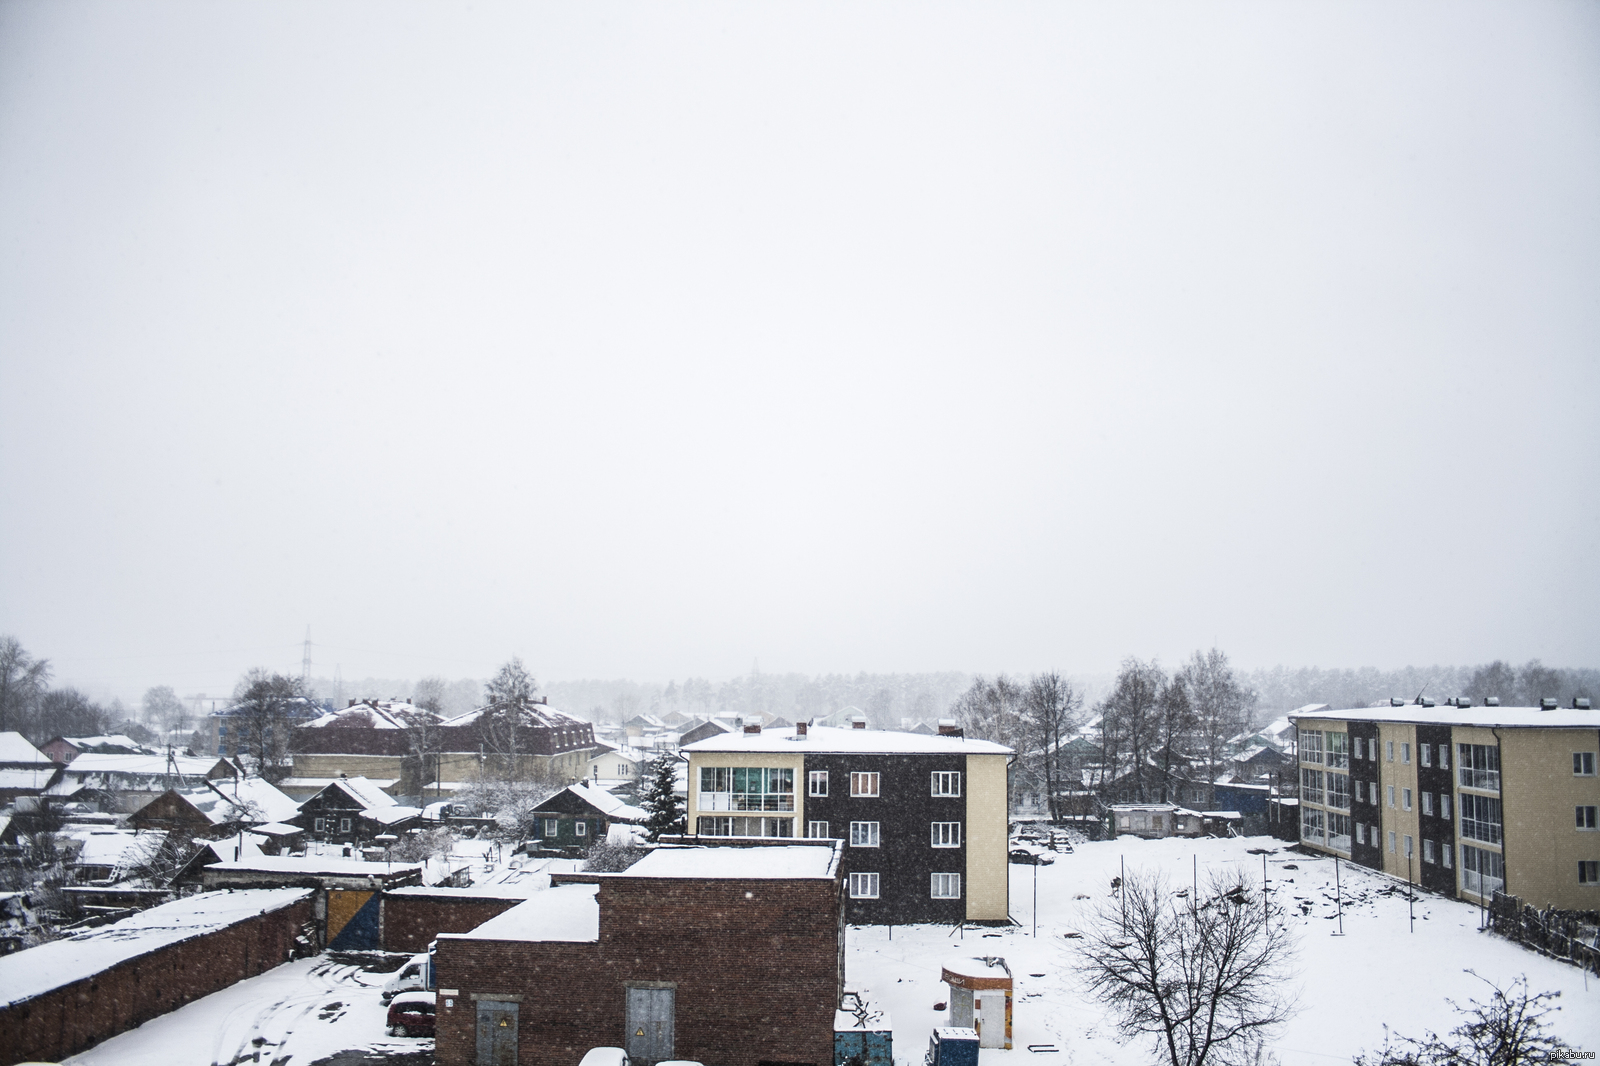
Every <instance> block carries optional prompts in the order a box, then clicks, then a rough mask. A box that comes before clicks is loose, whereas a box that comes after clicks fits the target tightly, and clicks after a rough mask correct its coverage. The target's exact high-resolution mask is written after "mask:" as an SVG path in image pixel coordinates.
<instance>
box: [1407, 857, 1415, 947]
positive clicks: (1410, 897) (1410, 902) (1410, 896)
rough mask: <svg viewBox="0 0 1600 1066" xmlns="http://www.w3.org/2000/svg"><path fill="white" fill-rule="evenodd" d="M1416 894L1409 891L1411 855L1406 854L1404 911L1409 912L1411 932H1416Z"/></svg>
mask: <svg viewBox="0 0 1600 1066" xmlns="http://www.w3.org/2000/svg"><path fill="white" fill-rule="evenodd" d="M1416 899H1417V894H1416V893H1415V892H1413V891H1411V853H1410V852H1407V853H1406V909H1407V910H1409V911H1410V912H1411V931H1412V932H1413V933H1415V932H1416V931H1417V904H1416Z"/></svg>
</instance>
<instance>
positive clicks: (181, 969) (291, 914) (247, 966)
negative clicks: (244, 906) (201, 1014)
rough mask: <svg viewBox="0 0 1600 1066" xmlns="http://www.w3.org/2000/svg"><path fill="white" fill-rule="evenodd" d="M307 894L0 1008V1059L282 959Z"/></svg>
mask: <svg viewBox="0 0 1600 1066" xmlns="http://www.w3.org/2000/svg"><path fill="white" fill-rule="evenodd" d="M311 920H312V912H311V901H310V900H309V899H306V900H302V901H300V902H299V903H295V904H292V905H291V906H288V907H285V908H283V909H282V910H277V911H272V912H271V913H268V914H263V915H260V916H258V917H255V918H249V919H246V920H245V921H242V922H238V923H236V924H234V925H230V926H228V927H227V928H226V929H220V930H218V931H216V932H214V933H210V934H207V935H205V936H200V937H195V938H194V939H193V940H186V941H183V942H182V943H179V944H173V945H170V946H168V947H165V948H158V949H157V950H155V951H152V952H150V953H149V954H147V955H141V956H139V957H138V958H135V959H129V960H128V961H127V962H124V963H121V964H119V965H117V966H113V967H112V968H110V969H108V970H103V971H101V972H100V973H99V974H96V975H95V976H94V977H93V978H90V979H87V980H83V981H78V982H75V983H74V984H70V985H66V986H64V987H62V988H58V989H55V990H53V991H51V992H47V993H45V994H44V995H41V996H35V997H34V998H32V999H28V1000H24V1001H22V1002H21V1003H14V1004H12V1005H11V1006H9V1007H6V1008H4V1009H0V1034H3V1039H0V1064H3V1066H10V1064H12V1063H17V1062H27V1061H29V1060H42V1061H47V1062H56V1061H59V1060H61V1059H64V1058H66V1057H67V1056H68V1055H75V1054H77V1053H78V1052H80V1051H82V1050H84V1049H85V1048H88V1047H92V1046H93V1045H95V1044H98V1043H99V1042H100V1041H102V1040H106V1039H108V1038H110V1037H113V1036H116V1035H117V1034H118V1033H121V1032H125V1031H126V1030H129V1029H132V1028H134V1027H135V1026H138V1025H142V1024H143V1023H145V1022H147V1021H149V1020H150V1019H151V1018H154V1017H156V1016H157V1015H161V1014H166V1013H167V1012H169V1011H173V1010H176V1009H178V1008H179V1007H181V1006H183V1005H184V1004H185V1003H188V1002H190V1001H191V1000H195V999H199V998H200V997H201V996H208V995H210V994H211V993H213V992H217V991H220V990H221V989H224V988H227V987H228V986H229V985H232V984H235V983H237V982H239V981H243V980H244V979H245V978H247V977H254V976H256V975H257V974H260V973H264V972H266V971H267V970H270V969H272V968H273V967H274V966H277V965H279V964H280V963H284V962H287V961H289V959H290V952H291V950H292V949H293V947H294V941H295V937H296V936H297V935H298V934H299V932H300V930H301V928H302V927H303V926H304V925H306V924H307V923H308V922H310V921H311Z"/></svg>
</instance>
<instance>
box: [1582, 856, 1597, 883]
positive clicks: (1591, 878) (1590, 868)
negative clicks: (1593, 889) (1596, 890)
mask: <svg viewBox="0 0 1600 1066" xmlns="http://www.w3.org/2000/svg"><path fill="white" fill-rule="evenodd" d="M1578 884H1580V885H1600V861H1596V860H1594V859H1579V860H1578Z"/></svg>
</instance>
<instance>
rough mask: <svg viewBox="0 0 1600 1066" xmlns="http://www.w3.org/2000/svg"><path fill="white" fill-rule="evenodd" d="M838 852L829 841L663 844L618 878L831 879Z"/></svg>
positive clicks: (618, 875) (836, 863)
mask: <svg viewBox="0 0 1600 1066" xmlns="http://www.w3.org/2000/svg"><path fill="white" fill-rule="evenodd" d="M838 862H839V852H838V850H837V849H836V848H834V847H832V846H830V845H828V844H787V845H753V846H738V845H723V846H717V845H710V846H706V845H698V844H686V845H670V844H669V845H664V846H662V847H659V848H656V849H655V850H654V851H652V852H651V853H650V854H648V855H646V856H645V857H644V858H642V859H640V860H639V861H638V862H636V863H634V864H633V865H632V866H630V867H628V868H627V870H625V871H623V872H622V873H619V874H612V875H606V874H602V875H601V876H615V877H686V878H695V879H714V878H720V879H725V880H732V881H749V880H769V879H774V878H795V877H798V878H809V877H820V878H829V879H831V878H832V877H833V876H834V873H835V868H836V866H837V865H838Z"/></svg>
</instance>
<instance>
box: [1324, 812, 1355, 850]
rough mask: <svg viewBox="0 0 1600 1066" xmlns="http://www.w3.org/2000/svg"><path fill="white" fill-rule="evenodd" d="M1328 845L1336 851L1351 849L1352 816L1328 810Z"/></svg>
mask: <svg viewBox="0 0 1600 1066" xmlns="http://www.w3.org/2000/svg"><path fill="white" fill-rule="evenodd" d="M1328 847H1330V848H1333V849H1334V850H1335V851H1349V850H1350V816H1349V815H1348V814H1334V813H1333V812H1332V811H1329V812H1328Z"/></svg>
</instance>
